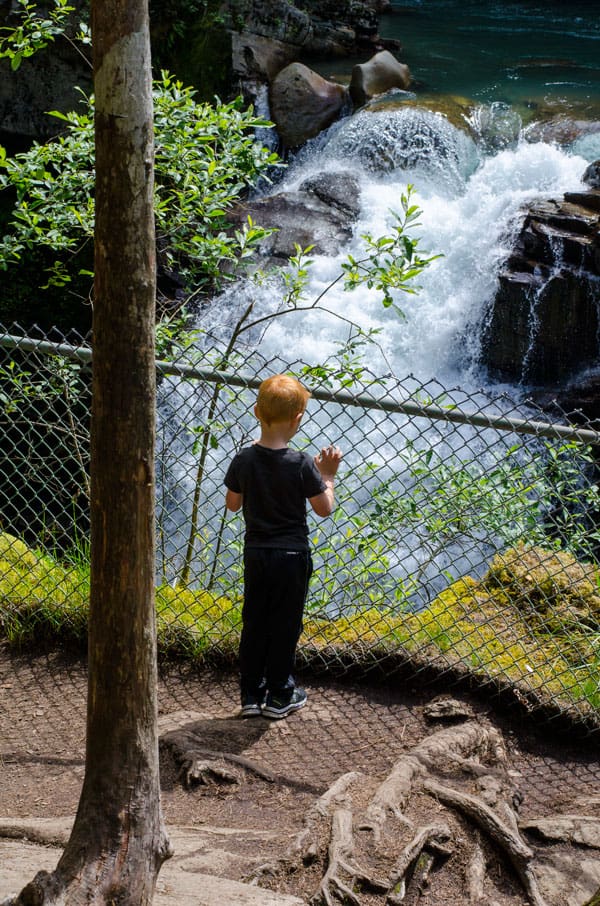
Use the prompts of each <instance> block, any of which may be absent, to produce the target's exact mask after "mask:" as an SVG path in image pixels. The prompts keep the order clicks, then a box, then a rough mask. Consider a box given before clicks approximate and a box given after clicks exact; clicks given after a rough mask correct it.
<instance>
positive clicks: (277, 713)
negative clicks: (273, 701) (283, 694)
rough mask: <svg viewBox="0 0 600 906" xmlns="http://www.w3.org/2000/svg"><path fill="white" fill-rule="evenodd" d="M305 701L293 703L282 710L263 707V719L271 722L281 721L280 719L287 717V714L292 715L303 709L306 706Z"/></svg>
mask: <svg viewBox="0 0 600 906" xmlns="http://www.w3.org/2000/svg"><path fill="white" fill-rule="evenodd" d="M306 701H307V700H306V699H304V701H303V702H295V703H294V704H293V705H286V706H285V707H284V708H273V707H272V706H271V707H269V706H268V705H265V707H264V708H263V709H262V715H263V717H268V718H270V719H271V720H282V718H284V717H287V716H288V715H289V714H293V713H294V711H299V710H300V708H303V707H304V705H305V704H306Z"/></svg>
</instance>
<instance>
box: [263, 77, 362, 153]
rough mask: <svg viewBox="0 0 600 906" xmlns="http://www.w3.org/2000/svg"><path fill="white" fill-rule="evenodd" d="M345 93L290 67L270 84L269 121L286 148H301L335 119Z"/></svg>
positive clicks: (343, 101) (325, 80)
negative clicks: (270, 119)
mask: <svg viewBox="0 0 600 906" xmlns="http://www.w3.org/2000/svg"><path fill="white" fill-rule="evenodd" d="M346 100H347V92H346V89H345V88H344V87H343V86H342V85H338V84H336V83H335V82H329V81H327V79H324V78H323V77H322V76H320V75H318V73H316V72H313V70H312V69H309V68H308V66H305V65H304V64H303V63H290V65H289V66H286V67H285V69H282V71H281V72H280V73H279V74H278V75H277V76H276V77H275V79H274V80H273V83H272V84H271V118H272V120H273V122H274V123H275V126H276V128H277V132H278V133H279V137H280V138H281V141H282V142H283V144H284V145H285V146H286V147H287V148H296V147H298V146H299V145H303V144H304V143H305V142H306V141H307V140H308V139H309V138H313V137H314V136H315V135H318V134H319V132H322V131H323V129H326V128H327V127H328V126H330V125H331V124H332V123H333V122H334V120H336V119H338V117H339V116H340V113H341V112H342V110H343V108H344V106H345V104H346Z"/></svg>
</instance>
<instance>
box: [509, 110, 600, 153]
mask: <svg viewBox="0 0 600 906" xmlns="http://www.w3.org/2000/svg"><path fill="white" fill-rule="evenodd" d="M597 133H600V123H599V122H595V121H594V120H577V119H574V118H573V117H569V116H562V115H561V116H557V117H554V118H553V119H550V120H546V121H543V122H535V123H531V124H530V125H529V126H527V127H526V128H525V129H524V130H523V137H524V138H525V139H526V141H528V142H545V143H546V144H548V145H551V144H555V145H560V146H561V147H565V146H567V145H571V144H573V142H574V141H576V140H577V139H579V138H582V137H583V136H585V135H596V134H597Z"/></svg>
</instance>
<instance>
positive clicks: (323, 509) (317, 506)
mask: <svg viewBox="0 0 600 906" xmlns="http://www.w3.org/2000/svg"><path fill="white" fill-rule="evenodd" d="M341 461H342V451H341V450H340V448H339V447H334V446H333V445H332V446H330V447H323V449H322V450H321V452H320V453H319V455H318V456H315V465H316V467H317V469H318V470H319V472H320V473H321V478H322V479H323V481H324V482H325V484H326V486H327V487H326V488H325V490H324V491H322V492H321V493H320V494H317V495H316V497H309V499H308V502H309V503H310V505H311V507H312V509H313V511H314V512H315V513H316V514H317V516H329V515H331V513H332V512H333V508H334V507H335V493H334V485H335V480H334V479H335V475H336V473H337V470H338V468H339V465H340V462H341Z"/></svg>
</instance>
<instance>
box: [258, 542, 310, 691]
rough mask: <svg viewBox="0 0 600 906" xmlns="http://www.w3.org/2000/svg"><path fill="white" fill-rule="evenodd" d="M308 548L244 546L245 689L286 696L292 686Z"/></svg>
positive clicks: (308, 558)
mask: <svg viewBox="0 0 600 906" xmlns="http://www.w3.org/2000/svg"><path fill="white" fill-rule="evenodd" d="M312 570H313V566H312V559H311V556H310V553H309V552H308V551H286V550H277V549H271V548H248V549H246V550H245V551H244V607H243V610H242V637H241V641H240V670H241V683H240V684H241V691H242V695H255V696H260V695H261V692H262V691H263V690H264V689H265V683H266V688H267V689H268V690H269V692H272V693H273V694H274V695H276V696H278V697H282V698H284V699H286V698H288V697H289V696H291V694H292V692H293V690H294V677H293V670H294V657H295V653H296V645H297V644H298V639H299V638H300V633H301V632H302V614H303V611H304V602H305V600H306V594H307V591H308V583H309V580H310V577H311V575H312Z"/></svg>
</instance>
